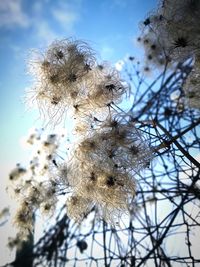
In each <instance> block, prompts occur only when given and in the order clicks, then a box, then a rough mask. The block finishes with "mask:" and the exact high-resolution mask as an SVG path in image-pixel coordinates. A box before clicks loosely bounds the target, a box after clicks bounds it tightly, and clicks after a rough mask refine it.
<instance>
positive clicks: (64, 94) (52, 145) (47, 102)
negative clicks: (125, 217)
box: [10, 39, 152, 235]
mask: <svg viewBox="0 0 200 267" xmlns="http://www.w3.org/2000/svg"><path fill="white" fill-rule="evenodd" d="M31 71H32V73H33V74H34V75H35V79H36V83H35V87H34V88H33V93H34V98H35V100H37V102H38V105H39V108H42V110H45V111H47V112H48V114H49V115H50V116H52V118H51V119H53V118H57V116H58V119H60V117H61V116H62V114H61V113H60V112H61V111H62V112H64V111H65V109H66V108H67V107H70V109H71V111H70V114H71V116H72V118H74V121H75V128H74V130H75V131H74V133H75V137H74V140H75V141H74V144H73V146H71V147H72V148H71V149H70V148H68V149H67V154H68V156H67V159H66V161H65V162H64V163H63V162H62V160H63V157H59V150H60V151H63V150H64V151H65V152H64V153H65V155H64V156H65V157H64V159H65V158H66V144H65V145H64V144H63V145H62V142H61V139H62V138H63V137H64V136H63V134H47V135H45V134H44V132H43V131H38V130H36V131H34V132H32V133H31V134H30V136H29V137H28V138H27V140H26V143H27V144H29V145H32V146H33V147H34V148H35V151H34V153H33V157H32V160H31V161H30V164H29V166H28V167H27V168H23V167H21V165H17V167H16V168H15V169H14V170H13V171H12V172H11V173H10V181H11V183H12V185H11V189H10V190H11V191H12V193H13V194H14V196H15V197H16V198H17V199H18V200H19V201H20V203H21V207H20V209H19V210H18V211H17V214H16V216H15V220H14V221H15V224H16V225H17V226H18V228H19V229H20V232H22V233H23V235H28V233H29V231H30V230H31V229H32V220H33V214H34V213H35V211H36V210H37V209H39V210H40V212H41V213H42V214H44V215H46V214H49V215H51V214H53V213H54V211H55V208H56V203H57V199H58V195H59V194H62V195H63V194H67V196H68V197H66V198H67V199H66V208H67V214H68V216H69V217H71V218H72V219H74V220H75V221H78V222H81V221H82V220H83V218H84V217H85V216H86V215H87V214H88V213H89V212H90V211H91V210H92V209H95V210H96V212H97V214H98V216H99V217H100V218H103V219H105V220H106V221H107V222H109V223H111V224H112V225H114V224H115V222H116V220H118V219H119V218H120V216H121V214H122V213H124V212H128V211H129V210H131V203H132V201H133V198H134V197H135V191H136V181H135V178H134V176H135V175H136V173H138V172H139V171H140V170H141V169H143V168H145V167H147V166H148V164H149V162H150V161H151V159H152V150H151V149H150V148H149V145H148V144H147V142H146V141H145V140H144V138H143V137H142V134H141V132H140V131H139V130H138V129H136V127H135V125H134V123H133V122H132V121H131V119H130V118H129V116H128V115H127V114H125V115H124V114H122V112H121V114H120V113H119V112H118V111H117V108H118V110H119V107H118V106H117V104H119V103H120V102H121V101H122V98H123V96H124V95H126V93H127V92H128V91H129V85H128V84H127V83H125V82H124V81H123V80H122V79H121V77H120V75H119V73H118V72H117V70H115V69H114V68H113V67H112V66H111V65H110V64H108V63H106V62H103V63H102V64H101V65H99V64H97V63H96V60H95V57H94V53H93V51H92V49H91V48H89V47H88V45H87V44H86V43H84V42H81V41H73V40H71V39H68V40H64V41H57V42H54V43H53V44H52V45H51V46H50V47H49V48H48V50H47V51H46V52H45V54H44V55H42V56H40V57H39V58H38V60H35V61H34V62H31ZM60 148H62V149H60ZM69 195H70V196H69ZM22 207H23V209H22ZM22 210H24V213H22Z"/></svg>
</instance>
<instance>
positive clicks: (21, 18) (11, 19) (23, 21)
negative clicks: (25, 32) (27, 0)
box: [0, 0, 30, 28]
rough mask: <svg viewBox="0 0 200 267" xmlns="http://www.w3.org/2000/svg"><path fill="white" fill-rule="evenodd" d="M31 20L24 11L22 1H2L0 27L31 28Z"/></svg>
mask: <svg viewBox="0 0 200 267" xmlns="http://www.w3.org/2000/svg"><path fill="white" fill-rule="evenodd" d="M29 23H30V22H29V18H28V16H27V15H26V14H25V13H24V11H23V10H22V2H21V0H0V27H9V28H11V27H16V26H18V27H23V28H26V27H28V26H29Z"/></svg>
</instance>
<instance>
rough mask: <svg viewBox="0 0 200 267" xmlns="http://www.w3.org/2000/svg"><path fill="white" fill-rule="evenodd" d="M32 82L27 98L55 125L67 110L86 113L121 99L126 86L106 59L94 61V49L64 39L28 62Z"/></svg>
mask: <svg viewBox="0 0 200 267" xmlns="http://www.w3.org/2000/svg"><path fill="white" fill-rule="evenodd" d="M29 65H30V68H29V69H30V73H31V74H32V75H33V76H34V78H35V84H34V86H33V88H32V89H30V90H29V91H28V92H27V100H28V102H30V103H34V102H36V104H37V106H38V107H39V109H40V111H41V114H43V115H44V116H48V117H49V119H50V123H54V124H58V123H60V121H61V118H62V117H63V116H62V115H64V114H66V110H67V109H69V108H71V109H75V111H77V112H85V111H86V112H89V111H90V110H93V109H94V108H98V107H100V108H101V107H106V105H107V104H108V103H110V102H112V101H114V102H115V101H116V102H120V101H121V98H122V95H123V94H124V93H125V92H126V91H127V90H128V89H129V88H128V85H127V84H125V83H124V81H123V80H121V78H120V76H119V74H118V72H117V70H115V69H114V68H113V67H111V66H110V65H109V64H106V63H105V62H104V63H102V64H97V62H96V58H95V54H94V52H93V50H92V49H91V48H90V47H89V46H88V44H86V43H85V42H82V41H77V40H72V39H66V40H62V41H56V42H54V43H52V45H50V47H49V48H48V49H47V50H46V52H45V53H44V54H42V55H40V54H39V53H38V54H37V55H36V56H35V58H34V59H32V60H31V61H30V62H29Z"/></svg>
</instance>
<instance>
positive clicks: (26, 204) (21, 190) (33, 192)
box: [8, 130, 63, 239]
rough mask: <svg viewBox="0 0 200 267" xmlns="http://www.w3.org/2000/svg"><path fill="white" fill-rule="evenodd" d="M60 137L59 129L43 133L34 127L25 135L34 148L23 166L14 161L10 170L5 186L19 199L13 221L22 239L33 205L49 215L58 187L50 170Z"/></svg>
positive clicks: (29, 224)
mask: <svg viewBox="0 0 200 267" xmlns="http://www.w3.org/2000/svg"><path fill="white" fill-rule="evenodd" d="M62 138H63V134H62V133H61V134H47V135H45V134H44V132H43V131H38V130H35V132H32V133H31V134H30V136H29V137H28V138H27V139H26V142H27V143H28V144H31V145H33V148H34V150H33V155H32V158H31V160H30V162H29V164H28V166H27V167H26V168H24V167H22V166H21V165H20V164H17V166H16V167H15V168H14V169H13V170H12V171H11V172H10V175H9V181H10V186H9V187H8V190H9V192H10V193H11V195H12V196H13V197H14V198H15V199H16V200H17V201H18V202H19V209H18V210H17V212H16V215H15V217H14V224H15V225H16V226H17V228H18V229H19V234H20V236H21V237H22V238H23V239H25V238H26V237H27V236H28V235H29V232H30V231H32V228H33V215H34V213H35V211H36V210H37V209H40V211H41V213H42V214H44V215H51V214H53V212H54V211H55V208H56V203H57V195H58V193H59V190H60V187H59V180H58V179H57V178H56V177H55V175H54V173H56V170H57V163H56V155H57V153H58V149H59V145H60V143H61V141H62Z"/></svg>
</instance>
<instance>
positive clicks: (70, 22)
mask: <svg viewBox="0 0 200 267" xmlns="http://www.w3.org/2000/svg"><path fill="white" fill-rule="evenodd" d="M52 15H53V17H54V19H55V20H56V21H57V22H59V24H60V26H61V27H63V28H65V29H66V28H67V30H69V31H70V30H73V27H74V24H75V23H76V22H77V21H78V20H79V14H78V11H76V10H75V8H74V7H72V6H70V5H68V4H67V3H62V4H61V3H60V4H59V6H57V7H54V8H53V9H52Z"/></svg>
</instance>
